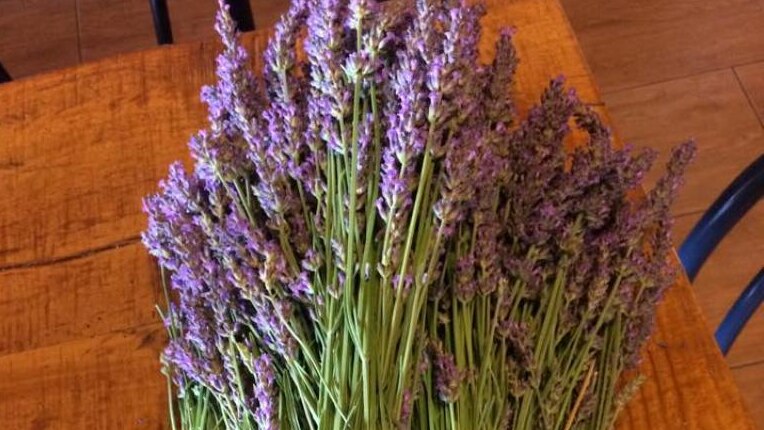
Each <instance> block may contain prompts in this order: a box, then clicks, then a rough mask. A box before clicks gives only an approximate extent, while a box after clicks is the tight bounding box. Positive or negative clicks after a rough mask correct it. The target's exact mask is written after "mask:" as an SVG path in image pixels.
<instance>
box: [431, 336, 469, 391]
mask: <svg viewBox="0 0 764 430" xmlns="http://www.w3.org/2000/svg"><path fill="white" fill-rule="evenodd" d="M430 356H431V360H432V366H433V372H434V374H435V391H436V392H437V394H438V397H439V398H440V400H442V401H444V402H446V403H453V402H455V401H456V400H457V399H458V398H459V391H460V388H461V384H462V381H463V380H464V377H465V373H464V371H462V370H459V368H457V367H456V363H455V362H454V356H453V355H451V354H450V353H448V352H446V351H444V350H443V346H442V345H441V344H440V343H438V342H430Z"/></svg>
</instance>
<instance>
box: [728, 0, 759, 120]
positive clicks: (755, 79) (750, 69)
mask: <svg viewBox="0 0 764 430" xmlns="http://www.w3.org/2000/svg"><path fill="white" fill-rule="evenodd" d="M762 1H764V0H762ZM735 73H736V74H737V76H738V78H739V79H740V83H741V84H742V85H743V90H744V91H745V93H746V95H747V96H748V100H750V102H751V105H753V107H754V109H755V110H756V113H757V114H758V115H759V120H760V121H761V123H762V125H764V61H761V62H758V63H754V64H749V65H747V66H741V67H736V68H735Z"/></svg>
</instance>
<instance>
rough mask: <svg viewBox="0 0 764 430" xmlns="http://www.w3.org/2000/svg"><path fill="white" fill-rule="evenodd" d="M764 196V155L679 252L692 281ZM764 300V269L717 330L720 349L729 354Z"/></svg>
mask: <svg viewBox="0 0 764 430" xmlns="http://www.w3.org/2000/svg"><path fill="white" fill-rule="evenodd" d="M762 196H764V155H761V156H759V158H758V159H757V160H756V161H754V162H753V163H752V164H751V165H750V166H748V167H747V168H746V169H745V170H744V171H743V173H741V174H740V175H739V176H738V177H737V178H735V180H734V181H733V182H732V183H731V184H730V185H729V186H728V187H727V189H725V190H724V192H723V193H722V194H721V196H719V198H717V199H716V201H715V202H714V204H713V205H711V208H710V209H709V210H708V211H707V212H706V213H705V214H704V215H703V218H701V220H700V221H699V222H698V223H697V224H696V225H695V227H694V228H693V229H692V231H691V232H690V234H689V235H688V236H687V239H685V241H684V243H683V244H682V246H681V248H680V249H679V259H680V260H681V261H682V265H684V268H685V270H686V272H687V277H688V278H689V279H690V281H693V280H694V279H695V276H696V275H697V274H698V272H699V271H700V268H701V266H702V265H703V263H704V262H705V261H706V259H707V258H708V256H709V255H710V254H711V252H712V251H713V250H714V248H716V245H718V244H719V242H720V241H721V240H722V238H724V236H725V235H726V234H727V232H729V231H730V230H731V229H732V227H734V226H735V224H737V222H738V221H739V220H740V219H741V218H742V217H743V216H744V215H745V213H746V212H748V210H749V209H751V208H752V207H753V206H754V205H755V204H756V202H758V201H759V200H760V199H761V197H762ZM762 299H764V268H762V270H761V271H759V273H758V275H756V276H755V277H754V278H753V280H752V281H751V283H750V284H748V286H747V287H746V289H745V290H744V291H743V293H742V294H741V295H740V296H739V297H738V299H737V301H736V302H735V304H734V305H732V308H731V309H730V310H729V311H728V312H727V315H726V316H725V317H724V319H723V320H722V322H721V324H720V325H719V327H718V328H717V329H716V333H715V337H716V342H717V343H718V344H719V348H720V349H721V350H722V352H723V353H724V354H727V352H728V351H729V349H730V347H731V346H732V344H733V342H734V341H735V338H736V337H737V335H738V334H739V333H740V331H741V329H742V328H743V326H745V324H746V322H748V320H749V319H750V318H751V316H752V315H753V313H754V312H756V310H757V309H758V308H759V306H761V303H762Z"/></svg>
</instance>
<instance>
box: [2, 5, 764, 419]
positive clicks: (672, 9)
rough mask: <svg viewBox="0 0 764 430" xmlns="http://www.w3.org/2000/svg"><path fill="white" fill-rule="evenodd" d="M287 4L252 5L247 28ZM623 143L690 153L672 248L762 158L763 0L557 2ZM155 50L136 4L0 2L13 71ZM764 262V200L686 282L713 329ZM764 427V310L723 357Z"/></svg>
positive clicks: (177, 31)
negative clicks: (695, 152) (692, 147)
mask: <svg viewBox="0 0 764 430" xmlns="http://www.w3.org/2000/svg"><path fill="white" fill-rule="evenodd" d="M288 1H289V0H251V6H252V10H253V13H254V15H255V22H256V25H257V26H259V27H266V26H269V25H271V24H273V23H274V22H275V20H276V18H277V17H278V15H279V14H280V13H281V11H283V10H284V8H285V7H286V5H287V4H288ZM561 1H562V3H563V5H564V7H565V10H566V12H567V13H568V15H569V18H570V21H571V24H572V26H573V28H574V30H575V32H576V34H577V36H578V38H579V41H580V43H581V46H582V48H583V51H584V54H585V56H586V58H587V60H588V62H589V64H590V65H591V68H592V71H593V73H594V75H595V77H596V80H597V82H598V83H599V84H600V85H601V90H602V93H603V97H604V100H605V102H606V104H607V106H608V109H609V111H610V113H611V116H612V118H613V121H614V123H615V127H616V128H617V130H618V131H619V132H620V134H621V135H622V137H624V138H625V140H626V141H628V142H632V143H634V144H636V145H638V146H639V145H650V146H653V147H655V148H657V149H659V150H660V151H661V152H662V154H663V155H664V157H665V154H667V152H668V149H669V148H670V146H671V145H673V144H676V143H678V142H679V141H681V140H682V139H685V138H687V137H694V138H696V139H697V141H698V144H699V146H700V154H699V156H698V160H697V162H696V163H695V165H694V166H693V167H692V169H691V171H690V172H689V174H688V178H687V185H686V187H685V190H684V192H683V194H682V196H681V198H680V199H679V201H678V203H677V206H676V208H675V214H676V216H677V221H676V228H675V231H676V239H677V243H681V240H682V239H683V238H684V236H685V235H686V234H687V233H688V232H689V230H690V229H691V228H692V226H693V225H694V223H695V222H697V220H698V219H699V218H700V216H701V214H702V211H703V210H704V209H705V208H707V207H708V205H709V204H710V203H711V202H712V201H713V199H714V198H715V196H716V195H718V193H719V192H720V191H721V190H722V189H723V188H724V187H725V186H726V184H727V183H729V181H730V180H731V179H732V178H733V177H734V176H735V175H736V174H737V173H738V172H739V171H741V170H742V169H743V168H744V167H745V166H746V165H747V164H748V163H750V162H751V161H753V160H754V159H755V158H756V157H757V156H759V155H760V154H762V153H764V0H720V1H714V2H707V1H705V0H673V1H669V2H667V1H664V0H636V1H635V0H561ZM168 3H169V9H170V15H171V17H172V23H173V34H174V36H175V39H176V41H177V42H184V41H192V40H200V39H206V38H209V37H211V36H212V18H213V10H214V7H215V6H214V2H213V1H212V0H168ZM154 45H155V42H154V36H153V29H152V21H151V15H150V11H149V8H148V2H147V1H146V0H0V61H1V62H2V63H3V64H4V65H5V67H6V69H7V70H8V71H9V72H10V73H11V75H12V76H14V77H15V78H21V77H24V76H29V75H33V74H35V73H40V72H43V71H47V70H52V69H57V68H61V67H65V66H71V65H75V64H77V63H79V62H82V61H90V60H95V59H98V58H103V57H106V56H110V55H114V54H118V53H122V52H127V51H132V50H138V49H145V48H150V47H152V46H154ZM763 264H764V204H761V203H760V204H759V205H758V206H757V207H756V208H754V210H753V211H752V212H751V213H749V214H748V216H747V217H746V218H745V219H744V220H743V221H742V222H741V223H740V224H739V225H738V226H737V227H736V228H735V229H734V230H733V231H732V233H731V234H730V235H729V236H728V237H727V238H726V239H725V240H724V241H723V242H722V244H721V245H720V247H719V248H718V250H717V251H716V252H715V253H714V254H713V255H712V257H711V258H710V259H709V261H708V262H707V263H706V266H705V267H704V269H703V270H702V271H701V273H700V275H699V277H698V279H697V280H696V282H695V287H696V291H697V295H698V300H699V302H700V304H701V306H702V307H703V309H704V311H705V312H706V315H707V317H708V321H709V324H710V325H711V326H715V325H716V324H718V322H719V321H720V320H721V318H722V317H723V316H724V313H725V312H726V310H727V309H728V307H729V306H730V305H731V303H732V301H733V300H734V298H735V297H736V295H737V294H738V293H739V291H740V289H741V288H742V287H743V286H744V285H745V284H746V283H747V282H748V280H750V279H751V278H752V277H753V276H754V275H755V274H756V272H758V270H759V269H760V268H761V267H762V265H763ZM728 363H729V364H730V366H731V367H732V369H733V372H734V374H735V376H736V377H737V378H738V382H739V384H740V387H741V389H742V390H743V392H744V395H745V396H746V398H747V399H748V403H749V407H750V409H751V411H752V412H753V414H754V416H755V417H756V420H757V421H758V423H759V425H760V426H761V427H764V403H762V402H763V401H764V312H762V311H759V312H758V313H757V314H756V315H755V316H754V318H753V320H752V321H751V322H750V323H749V325H748V327H747V328H746V331H745V332H744V333H743V334H742V335H741V337H740V338H739V339H738V342H737V343H736V344H735V346H734V347H733V349H732V351H731V353H730V354H729V356H728Z"/></svg>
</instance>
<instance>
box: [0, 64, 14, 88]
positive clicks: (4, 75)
mask: <svg viewBox="0 0 764 430" xmlns="http://www.w3.org/2000/svg"><path fill="white" fill-rule="evenodd" d="M11 80H12V79H11V74H10V73H8V71H7V70H5V67H3V63H0V84H2V83H5V82H10V81H11Z"/></svg>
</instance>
